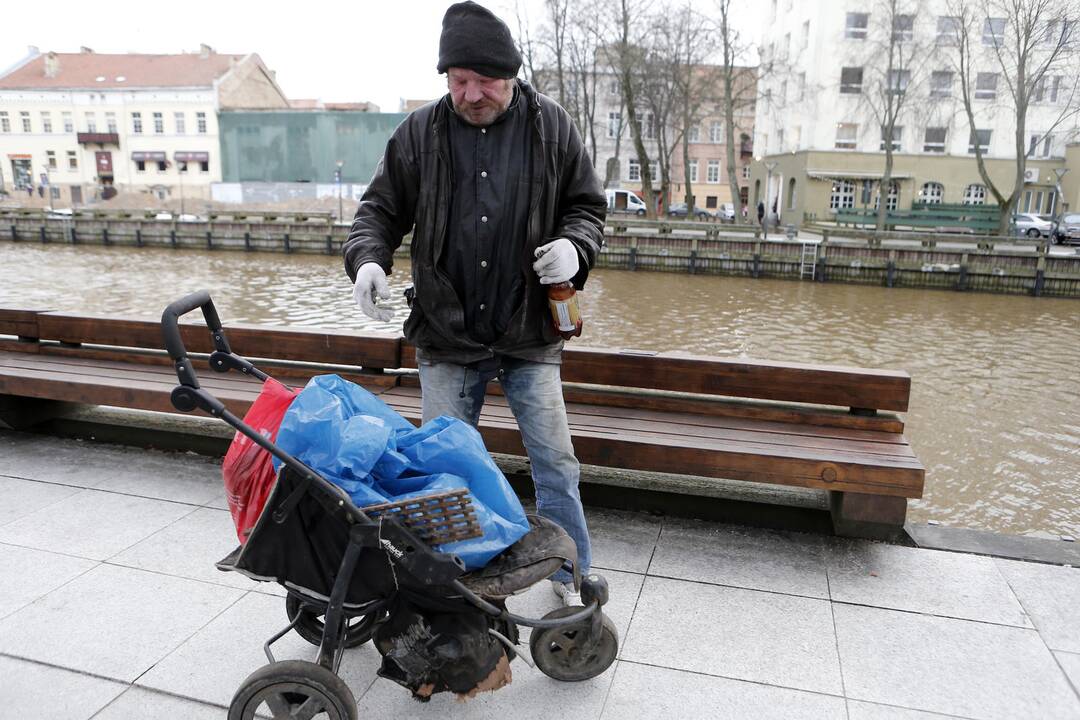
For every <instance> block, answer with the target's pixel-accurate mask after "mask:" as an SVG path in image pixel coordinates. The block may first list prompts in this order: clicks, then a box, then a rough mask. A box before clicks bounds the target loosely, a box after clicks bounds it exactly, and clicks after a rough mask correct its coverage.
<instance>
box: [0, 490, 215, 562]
mask: <svg viewBox="0 0 1080 720" xmlns="http://www.w3.org/2000/svg"><path fill="white" fill-rule="evenodd" d="M195 510H196V508H195V507H193V506H191V505H184V504H181V503H174V502H166V501H164V500H151V499H148V498H141V497H135V496H132V495H119V494H117V493H112V492H102V491H99V490H81V491H79V492H77V493H75V494H74V495H71V496H70V497H68V498H65V499H64V501H63V503H62V504H60V505H57V504H53V505H50V506H48V507H45V508H42V509H40V510H38V511H37V512H34V513H31V514H30V515H26V516H24V517H22V518H20V519H18V520H16V521H14V522H10V523H7V524H6V525H4V526H3V527H0V542H5V543H10V544H13V545H22V546H24V547H32V548H37V549H38V550H49V551H54V552H63V553H65V554H68V555H77V556H79V557H84V558H89V559H91V560H105V559H106V558H109V557H112V556H113V555H115V554H116V553H118V552H120V551H122V550H125V549H126V548H128V547H131V546H132V545H134V544H135V543H137V542H139V541H140V540H142V539H144V538H146V537H148V536H149V535H151V534H153V533H155V532H157V531H158V530H160V529H161V528H163V527H165V526H166V525H169V524H170V523H173V522H176V521H177V520H179V519H180V518H182V517H183V516H185V515H188V514H190V513H192V512H194V511H195Z"/></svg>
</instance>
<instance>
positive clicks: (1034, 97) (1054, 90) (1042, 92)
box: [1031, 75, 1061, 103]
mask: <svg viewBox="0 0 1080 720" xmlns="http://www.w3.org/2000/svg"><path fill="white" fill-rule="evenodd" d="M1059 90H1061V76H1060V75H1043V76H1042V77H1041V78H1039V82H1037V83H1035V87H1034V89H1033V90H1032V93H1031V101H1032V102H1037V103H1041V102H1051V103H1054V102H1057V99H1058V91H1059Z"/></svg>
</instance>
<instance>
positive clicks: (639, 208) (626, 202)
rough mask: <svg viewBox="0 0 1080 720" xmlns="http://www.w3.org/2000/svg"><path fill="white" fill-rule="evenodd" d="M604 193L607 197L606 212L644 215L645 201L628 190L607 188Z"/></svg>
mask: <svg viewBox="0 0 1080 720" xmlns="http://www.w3.org/2000/svg"><path fill="white" fill-rule="evenodd" d="M604 193H605V194H606V195H607V209H608V212H611V213H633V214H634V215H644V214H645V201H644V200H642V199H641V198H639V197H638V196H637V195H635V194H634V193H632V192H630V191H629V190H616V189H615V188H608V189H607V190H605V191H604Z"/></svg>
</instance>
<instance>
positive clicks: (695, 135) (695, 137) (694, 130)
mask: <svg viewBox="0 0 1080 720" xmlns="http://www.w3.org/2000/svg"><path fill="white" fill-rule="evenodd" d="M686 142H688V143H696V142H701V128H699V127H698V126H697V125H694V126H693V127H691V128H690V129H689V130H687V131H686Z"/></svg>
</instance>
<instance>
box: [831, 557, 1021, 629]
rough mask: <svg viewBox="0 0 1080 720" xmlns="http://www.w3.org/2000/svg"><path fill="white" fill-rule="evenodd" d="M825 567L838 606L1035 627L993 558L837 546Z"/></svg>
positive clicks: (833, 597)
mask: <svg viewBox="0 0 1080 720" xmlns="http://www.w3.org/2000/svg"><path fill="white" fill-rule="evenodd" d="M826 565H827V567H828V571H829V590H830V592H831V594H832V599H833V600H834V601H836V602H845V603H856V604H859V605H870V606H873V607H881V608H894V609H896V610H909V611H912V612H920V613H927V614H931V615H944V616H947V617H955V618H964V619H967V620H980V621H983V622H992V623H1000V624H1002V625H1015V626H1017V627H1032V624H1031V622H1030V620H1028V617H1027V614H1026V613H1025V612H1024V609H1023V608H1022V607H1020V603H1019V601H1017V599H1016V596H1015V595H1013V592H1012V589H1010V588H1009V584H1008V583H1007V582H1005V578H1003V577H1002V576H1001V573H1000V572H998V569H997V566H996V565H995V564H994V561H993V560H992V559H991V558H987V557H979V556H976V555H962V554H960V553H951V552H942V551H938V550H922V549H919V548H908V547H901V546H898V545H885V544H883V543H874V542H837V543H836V544H835V547H834V548H833V550H832V551H831V552H829V553H828V554H827V556H826Z"/></svg>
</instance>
